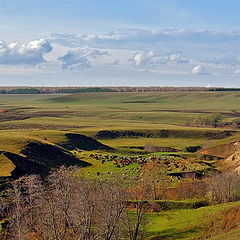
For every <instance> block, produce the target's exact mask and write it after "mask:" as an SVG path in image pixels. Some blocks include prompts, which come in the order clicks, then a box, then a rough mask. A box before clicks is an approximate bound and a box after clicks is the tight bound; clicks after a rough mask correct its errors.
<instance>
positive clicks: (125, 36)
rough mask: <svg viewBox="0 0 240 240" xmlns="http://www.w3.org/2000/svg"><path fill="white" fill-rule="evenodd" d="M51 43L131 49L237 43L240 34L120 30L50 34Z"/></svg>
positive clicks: (169, 30) (167, 30) (231, 32)
mask: <svg viewBox="0 0 240 240" xmlns="http://www.w3.org/2000/svg"><path fill="white" fill-rule="evenodd" d="M51 41H53V42H56V43H58V44H62V45H67V46H72V47H79V46H81V45H83V44H90V45H93V46H97V47H101V46H102V47H106V46H108V47H114V48H125V47H127V48H131V47H133V45H132V44H134V46H135V45H137V44H139V43H143V44H145V43H154V44H157V43H164V42H165V43H169V42H172V43H176V42H177V43H180V42H184V43H186V42H188V43H189V42H191V43H201V44H202V43H206V44H216V43H219V42H239V41H240V32H234V31H226V32H216V31H204V30H203V31H197V30H196V31H193V30H186V29H161V30H159V31H151V30H143V29H120V30H117V31H113V32H110V33H106V34H96V35H90V34H72V35H69V34H59V33H55V34H52V37H51Z"/></svg>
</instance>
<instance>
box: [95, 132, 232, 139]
mask: <svg viewBox="0 0 240 240" xmlns="http://www.w3.org/2000/svg"><path fill="white" fill-rule="evenodd" d="M234 133H236V131H220V130H219V131H214V130H212V131H208V130H205V131H198V130H144V131H140V130H132V131H130V130H129V131H127V130H125V131H114V130H112V131H108V130H105V131H99V132H98V133H97V134H96V138H98V139H116V138H137V137H145V138H170V137H180V138H206V139H209V140H212V139H223V138H227V137H230V136H232V135H233V134H234Z"/></svg>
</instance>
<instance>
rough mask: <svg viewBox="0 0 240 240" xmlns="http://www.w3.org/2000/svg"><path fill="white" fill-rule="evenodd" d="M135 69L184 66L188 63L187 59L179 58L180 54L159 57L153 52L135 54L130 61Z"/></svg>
mask: <svg viewBox="0 0 240 240" xmlns="http://www.w3.org/2000/svg"><path fill="white" fill-rule="evenodd" d="M130 61H131V62H133V65H134V66H135V67H141V66H146V65H152V66H157V65H160V64H186V63H189V61H188V60H187V59H184V58H182V57H181V55H180V54H171V55H169V56H161V55H158V54H156V53H154V52H153V51H150V52H141V53H137V54H135V55H134V56H133V58H132V59H130Z"/></svg>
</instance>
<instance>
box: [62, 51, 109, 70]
mask: <svg viewBox="0 0 240 240" xmlns="http://www.w3.org/2000/svg"><path fill="white" fill-rule="evenodd" d="M104 55H108V53H107V52H106V51H99V50H97V49H88V48H87V49H78V50H71V51H68V52H67V54H66V55H64V56H62V57H60V58H58V60H59V61H60V62H61V64H62V68H63V69H71V70H73V69H82V68H89V67H91V60H93V59H96V58H98V57H101V56H104Z"/></svg>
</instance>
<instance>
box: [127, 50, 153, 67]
mask: <svg viewBox="0 0 240 240" xmlns="http://www.w3.org/2000/svg"><path fill="white" fill-rule="evenodd" d="M154 56H155V54H154V53H153V52H152V51H151V52H147V53H144V52H143V53H137V54H135V55H134V56H133V58H132V59H131V60H130V61H132V62H133V64H134V66H136V67H139V66H144V65H146V64H147V63H149V62H150V61H151V59H152V58H153V57H154Z"/></svg>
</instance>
